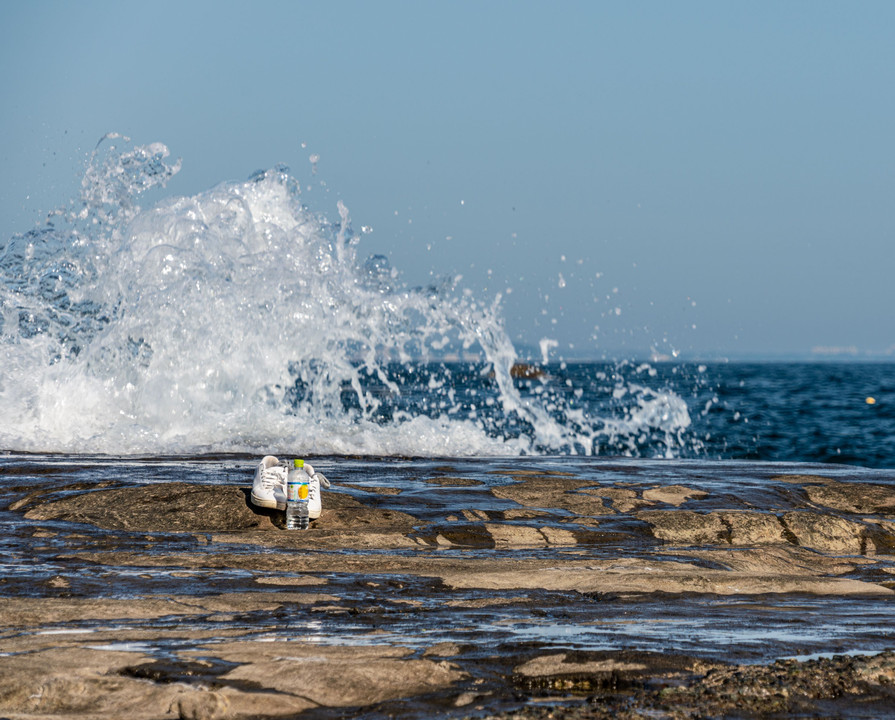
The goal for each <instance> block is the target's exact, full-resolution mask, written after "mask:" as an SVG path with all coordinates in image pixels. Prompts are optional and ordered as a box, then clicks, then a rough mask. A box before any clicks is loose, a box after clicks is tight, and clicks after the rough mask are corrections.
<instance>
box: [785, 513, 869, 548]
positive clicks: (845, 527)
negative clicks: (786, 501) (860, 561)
mask: <svg viewBox="0 0 895 720" xmlns="http://www.w3.org/2000/svg"><path fill="white" fill-rule="evenodd" d="M783 522H784V523H785V524H786V527H787V529H788V530H789V531H790V532H791V533H792V534H793V535H794V536H795V538H796V540H798V542H799V545H801V546H802V547H810V548H814V549H815V550H819V551H820V552H827V553H834V554H844V555H860V554H861V552H862V550H863V546H864V542H863V537H864V532H865V530H866V528H867V526H866V525H864V524H863V523H856V522H852V521H850V520H846V519H844V518H841V517H838V516H836V515H821V514H819V513H814V512H788V513H786V514H785V515H784V516H783Z"/></svg>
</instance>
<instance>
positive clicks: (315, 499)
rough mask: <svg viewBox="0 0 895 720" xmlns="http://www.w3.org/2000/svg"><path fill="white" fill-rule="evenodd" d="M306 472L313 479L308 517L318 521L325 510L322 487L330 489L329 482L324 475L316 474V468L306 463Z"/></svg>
mask: <svg viewBox="0 0 895 720" xmlns="http://www.w3.org/2000/svg"><path fill="white" fill-rule="evenodd" d="M305 472H306V473H308V477H310V478H311V482H309V483H308V517H309V518H310V519H311V520H316V519H317V518H319V517H320V512H321V511H322V509H323V502H322V499H321V497H320V486H321V485H323V487H325V488H329V480H327V479H326V475H324V474H323V473H319V472H314V467H313V466H312V465H310V464H309V463H305Z"/></svg>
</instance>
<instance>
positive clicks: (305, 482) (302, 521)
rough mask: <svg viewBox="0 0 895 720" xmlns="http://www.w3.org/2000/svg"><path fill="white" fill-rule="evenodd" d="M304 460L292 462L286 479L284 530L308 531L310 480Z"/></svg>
mask: <svg viewBox="0 0 895 720" xmlns="http://www.w3.org/2000/svg"><path fill="white" fill-rule="evenodd" d="M304 464H305V461H304V460H294V461H293V462H292V468H291V469H290V470H289V476H288V478H287V479H286V529H287V530H307V529H308V489H309V483H310V481H311V479H310V478H309V477H308V473H307V472H305V468H304Z"/></svg>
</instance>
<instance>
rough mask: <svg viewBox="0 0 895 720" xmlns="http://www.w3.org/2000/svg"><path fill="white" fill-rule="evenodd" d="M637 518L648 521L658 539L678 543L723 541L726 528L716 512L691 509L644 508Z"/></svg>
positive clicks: (712, 543) (693, 543)
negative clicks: (701, 511)
mask: <svg viewBox="0 0 895 720" xmlns="http://www.w3.org/2000/svg"><path fill="white" fill-rule="evenodd" d="M637 519H638V520H643V521H644V522H646V523H649V525H650V528H651V529H652V532H653V535H655V536H656V537H657V538H658V539H659V540H664V541H665V542H669V543H675V544H678V545H702V544H709V545H714V544H717V543H719V542H722V541H723V535H724V533H725V532H726V530H727V528H726V527H725V525H724V523H723V522H721V517H720V516H719V515H718V514H717V513H697V512H693V511H691V510H644V511H642V512H639V513H637Z"/></svg>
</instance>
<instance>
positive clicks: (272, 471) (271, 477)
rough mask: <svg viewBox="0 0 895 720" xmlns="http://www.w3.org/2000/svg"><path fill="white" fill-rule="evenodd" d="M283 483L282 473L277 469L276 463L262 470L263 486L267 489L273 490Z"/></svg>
mask: <svg viewBox="0 0 895 720" xmlns="http://www.w3.org/2000/svg"><path fill="white" fill-rule="evenodd" d="M282 484H283V483H282V480H281V478H280V473H279V472H278V471H277V466H276V465H274V466H273V467H269V468H267V469H265V470H262V471H261V487H263V488H265V489H266V490H272V489H273V488H274V487H276V486H277V485H282Z"/></svg>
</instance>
